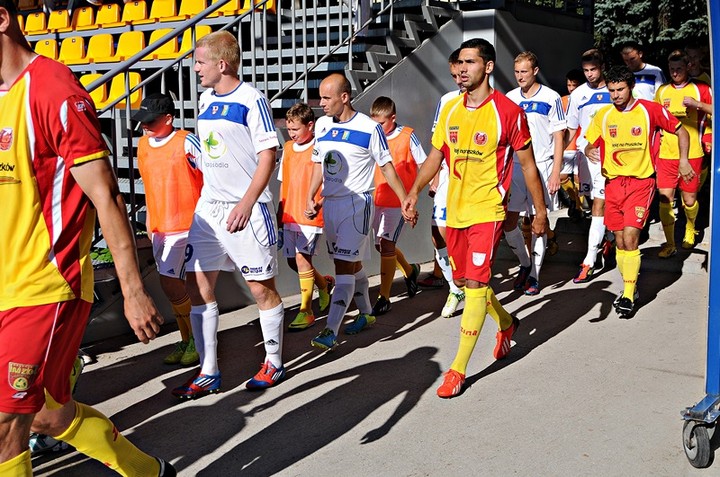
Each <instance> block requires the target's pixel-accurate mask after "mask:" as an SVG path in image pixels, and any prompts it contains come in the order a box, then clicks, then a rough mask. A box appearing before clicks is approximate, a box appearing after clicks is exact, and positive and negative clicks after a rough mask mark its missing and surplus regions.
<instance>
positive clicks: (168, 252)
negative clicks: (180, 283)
mask: <svg viewBox="0 0 720 477" xmlns="http://www.w3.org/2000/svg"><path fill="white" fill-rule="evenodd" d="M187 239H188V233H187V232H173V233H164V232H153V233H152V237H151V240H152V248H153V257H155V266H156V267H157V271H158V273H159V274H160V275H164V276H166V277H172V278H179V279H181V280H184V279H185V261H186V260H187V254H186V246H187Z"/></svg>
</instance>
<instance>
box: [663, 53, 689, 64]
mask: <svg viewBox="0 0 720 477" xmlns="http://www.w3.org/2000/svg"><path fill="white" fill-rule="evenodd" d="M671 61H682V62H683V63H685V64H686V65H687V64H688V63H689V60H688V57H687V54H685V51H683V50H673V51H672V52H671V53H670V54H669V55H668V63H669V62H671Z"/></svg>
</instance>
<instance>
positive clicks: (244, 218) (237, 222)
mask: <svg viewBox="0 0 720 477" xmlns="http://www.w3.org/2000/svg"><path fill="white" fill-rule="evenodd" d="M252 208H253V204H246V203H245V200H244V199H243V200H241V201H240V202H238V203H237V204H236V205H235V207H233V209H232V210H231V211H230V214H228V219H227V231H228V232H230V233H231V234H234V233H235V232H239V231H241V230H242V229H244V228H245V227H247V224H248V222H250V215H251V214H252Z"/></svg>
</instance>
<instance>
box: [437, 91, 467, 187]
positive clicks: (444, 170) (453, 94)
mask: <svg viewBox="0 0 720 477" xmlns="http://www.w3.org/2000/svg"><path fill="white" fill-rule="evenodd" d="M461 94H463V93H462V91H460V90H457V91H450V92H448V93H445V94H444V95H442V97H441V98H440V101H438V104H437V108H435V118H433V125H432V130H431V132H435V125H437V122H438V118H439V117H440V111H442V109H443V108H444V107H445V105H446V104H447V103H448V101H450V100H451V99H454V98H457V97H458V96H460V95H461ZM449 171H450V169H448V165H447V162H446V161H442V162H441V163H440V178H439V181H438V186H437V188H438V189H442V190H445V189H444V187H445V186H446V185H447V181H448V179H449V178H450V173H449Z"/></svg>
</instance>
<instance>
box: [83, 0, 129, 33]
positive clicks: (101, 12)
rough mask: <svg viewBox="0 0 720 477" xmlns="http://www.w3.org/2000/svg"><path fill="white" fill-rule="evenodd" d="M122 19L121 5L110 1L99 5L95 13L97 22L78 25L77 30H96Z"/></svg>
mask: <svg viewBox="0 0 720 477" xmlns="http://www.w3.org/2000/svg"><path fill="white" fill-rule="evenodd" d="M119 21H120V6H119V5H118V4H117V3H108V4H107V5H102V6H100V7H98V10H97V14H96V15H95V23H94V24H92V25H87V26H82V27H81V26H78V27H77V28H76V30H94V29H96V28H100V27H105V26H106V25H110V24H112V23H117V22H119Z"/></svg>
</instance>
